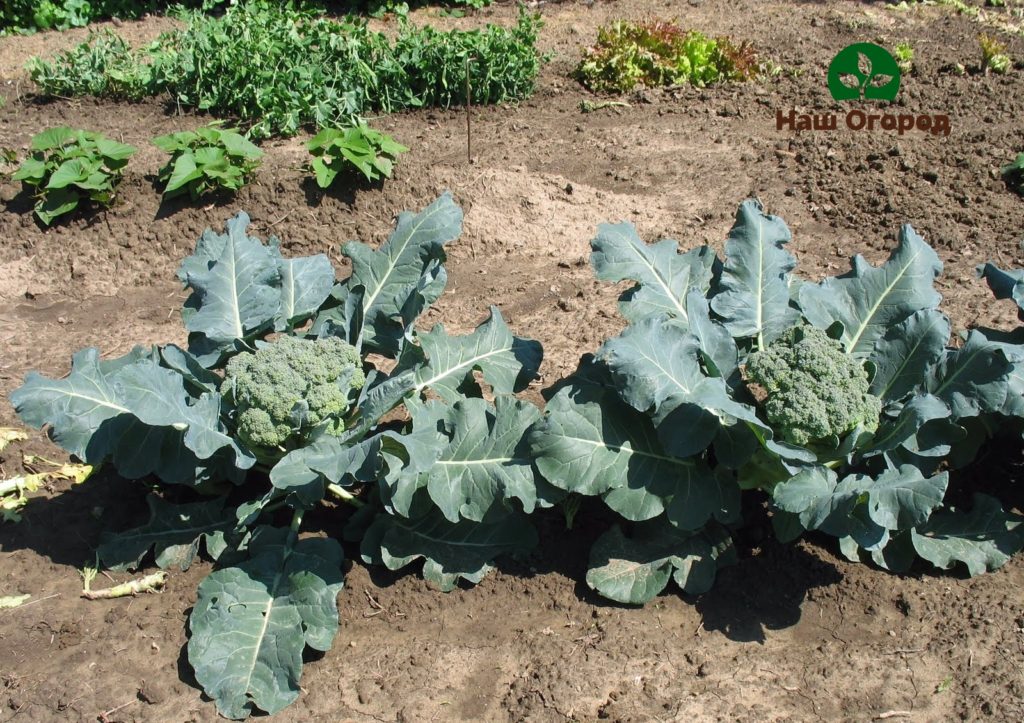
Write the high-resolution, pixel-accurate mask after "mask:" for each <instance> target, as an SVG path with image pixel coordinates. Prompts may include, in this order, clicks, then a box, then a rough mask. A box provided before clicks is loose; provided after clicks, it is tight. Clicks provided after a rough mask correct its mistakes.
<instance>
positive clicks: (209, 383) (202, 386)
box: [160, 344, 221, 397]
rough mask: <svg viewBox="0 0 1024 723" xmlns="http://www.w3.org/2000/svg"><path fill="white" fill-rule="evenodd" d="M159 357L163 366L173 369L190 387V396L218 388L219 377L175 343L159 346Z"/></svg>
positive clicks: (214, 390) (187, 386)
mask: <svg viewBox="0 0 1024 723" xmlns="http://www.w3.org/2000/svg"><path fill="white" fill-rule="evenodd" d="M160 359H161V362H162V364H163V366H165V367H167V368H168V369H173V370H174V371H176V372H177V373H178V374H180V375H181V377H182V379H183V380H184V382H185V386H186V388H190V392H191V395H192V396H196V397H198V396H201V395H202V394H203V393H204V392H216V391H218V390H219V389H220V384H221V377H220V376H218V375H217V374H215V373H214V372H212V371H210V370H209V369H207V368H206V367H204V366H203V365H202V364H200V363H199V360H198V359H196V357H195V356H193V355H192V354H189V353H188V352H187V351H185V350H184V349H182V348H180V347H179V346H177V345H176V344H164V345H163V346H161V347H160Z"/></svg>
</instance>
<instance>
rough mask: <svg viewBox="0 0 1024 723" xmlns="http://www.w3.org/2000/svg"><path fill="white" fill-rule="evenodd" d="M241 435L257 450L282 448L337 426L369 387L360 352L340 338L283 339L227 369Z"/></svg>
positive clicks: (240, 358)
mask: <svg viewBox="0 0 1024 723" xmlns="http://www.w3.org/2000/svg"><path fill="white" fill-rule="evenodd" d="M226 373H227V385H226V388H227V389H228V390H229V394H230V395H231V398H232V400H233V401H234V404H235V408H236V409H237V411H238V420H237V421H238V435H239V437H241V438H242V440H243V441H244V442H246V443H247V444H249V445H251V446H255V447H269V448H273V447H284V446H286V444H287V442H288V441H289V440H293V439H295V438H296V437H299V436H301V435H302V434H303V433H305V432H307V431H309V430H310V429H311V428H313V427H315V426H317V425H318V424H321V423H322V422H324V421H327V420H335V421H337V422H339V425H338V428H337V429H336V430H335V431H340V428H341V425H340V421H341V417H343V416H344V415H345V413H346V412H348V410H349V408H350V406H351V403H352V399H353V397H354V394H353V393H354V392H356V391H358V390H359V389H362V387H363V384H365V383H366V376H365V375H364V374H363V369H362V364H361V361H360V359H359V353H358V352H357V351H356V349H355V347H353V346H351V345H350V344H348V343H347V342H345V341H343V340H342V339H338V338H336V337H328V338H325V339H315V340H314V339H301V338H298V337H294V336H284V337H281V338H280V339H278V340H277V341H274V342H272V343H270V344H268V345H267V346H265V347H263V348H262V349H259V350H257V351H256V352H245V353H242V354H239V355H238V356H236V357H234V358H232V359H231V361H229V362H228V365H227V370H226Z"/></svg>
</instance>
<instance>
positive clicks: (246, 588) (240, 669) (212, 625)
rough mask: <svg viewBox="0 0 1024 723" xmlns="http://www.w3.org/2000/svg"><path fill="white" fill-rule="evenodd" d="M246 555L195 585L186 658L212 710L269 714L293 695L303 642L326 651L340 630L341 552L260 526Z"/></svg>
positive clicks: (324, 543)
mask: <svg viewBox="0 0 1024 723" xmlns="http://www.w3.org/2000/svg"><path fill="white" fill-rule="evenodd" d="M248 550H249V555H250V557H249V559H248V560H246V561H245V562H242V563H240V564H238V565H236V566H233V567H227V568H222V569H219V570H215V571H214V572H213V573H211V574H210V575H209V577H207V578H206V579H205V580H203V581H202V582H201V583H200V584H199V592H198V596H197V598H196V604H195V607H193V609H192V615H191V617H190V618H189V627H190V629H191V631H192V637H191V638H190V639H189V641H188V660H189V663H191V665H192V668H193V669H194V670H195V674H196V680H198V681H199V684H200V685H201V686H203V690H204V691H205V692H206V694H207V695H209V696H210V697H211V698H213V700H214V702H215V703H216V704H217V710H218V712H219V713H220V714H221V715H223V716H225V717H227V718H233V719H236V720H240V719H243V718H246V717H247V716H249V715H251V714H252V713H254V712H255V711H256V710H257V709H258V710H262V711H265V712H267V713H269V714H271V715H273V714H274V713H277V712H279V711H280V710H282V709H284V708H285V707H286V706H288V705H289V704H290V703H292V702H293V701H294V700H295V699H296V698H297V697H298V696H299V678H300V676H301V674H302V653H303V650H304V649H305V648H306V646H309V647H311V648H313V649H314V650H321V651H326V650H329V649H330V647H331V643H332V642H333V640H334V636H335V634H336V633H337V630H338V607H337V600H336V599H337V596H338V593H339V592H340V591H341V587H342V584H343V575H342V570H341V563H342V552H341V547H340V546H339V545H338V543H337V542H335V541H334V540H331V539H323V538H321V539H316V538H312V539H304V540H298V541H296V540H295V539H294V534H291V535H290V534H289V532H288V530H283V529H275V528H267V527H263V528H259V529H258V530H257V531H256V533H255V534H254V535H253V538H252V540H251V541H250V542H249V547H248Z"/></svg>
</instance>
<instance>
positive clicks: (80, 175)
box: [46, 158, 92, 188]
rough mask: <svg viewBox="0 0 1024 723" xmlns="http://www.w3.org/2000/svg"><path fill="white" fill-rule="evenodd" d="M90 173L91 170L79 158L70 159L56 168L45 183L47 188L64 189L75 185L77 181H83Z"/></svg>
mask: <svg viewBox="0 0 1024 723" xmlns="http://www.w3.org/2000/svg"><path fill="white" fill-rule="evenodd" d="M90 173H92V169H91V168H90V167H89V166H88V165H87V164H86V162H85V161H83V160H82V159H80V158H72V159H70V160H67V161H64V162H63V163H61V164H60V166H58V167H57V170H55V171H54V172H53V173H52V174H51V175H50V180H49V181H47V183H46V187H47V188H66V187H68V186H71V185H74V184H77V183H78V182H79V181H84V180H85V179H86V178H87V177H88V176H89V174H90Z"/></svg>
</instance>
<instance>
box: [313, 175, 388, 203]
mask: <svg viewBox="0 0 1024 723" xmlns="http://www.w3.org/2000/svg"><path fill="white" fill-rule="evenodd" d="M383 188H384V179H382V178H380V179H377V180H376V181H372V182H371V181H367V180H366V179H365V178H360V177H357V176H355V175H353V174H345V175H344V176H339V177H338V181H337V182H336V183H333V184H331V185H330V186H329V187H327V188H320V186H318V185H317V183H316V179H315V178H313V177H312V176H304V177H303V179H302V193H303V194H304V195H305V197H306V205H308V206H310V207H311V208H316V207H317V206H319V205H320V204H321V203H323V200H324V199H325V198H331V199H334V200H335V201H340V202H341V203H344V204H345V205H346V206H349V207H350V208H351V207H352V206H355V204H356V200H357V198H358V197H359V193H360V191H380V190H381V189H383Z"/></svg>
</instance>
